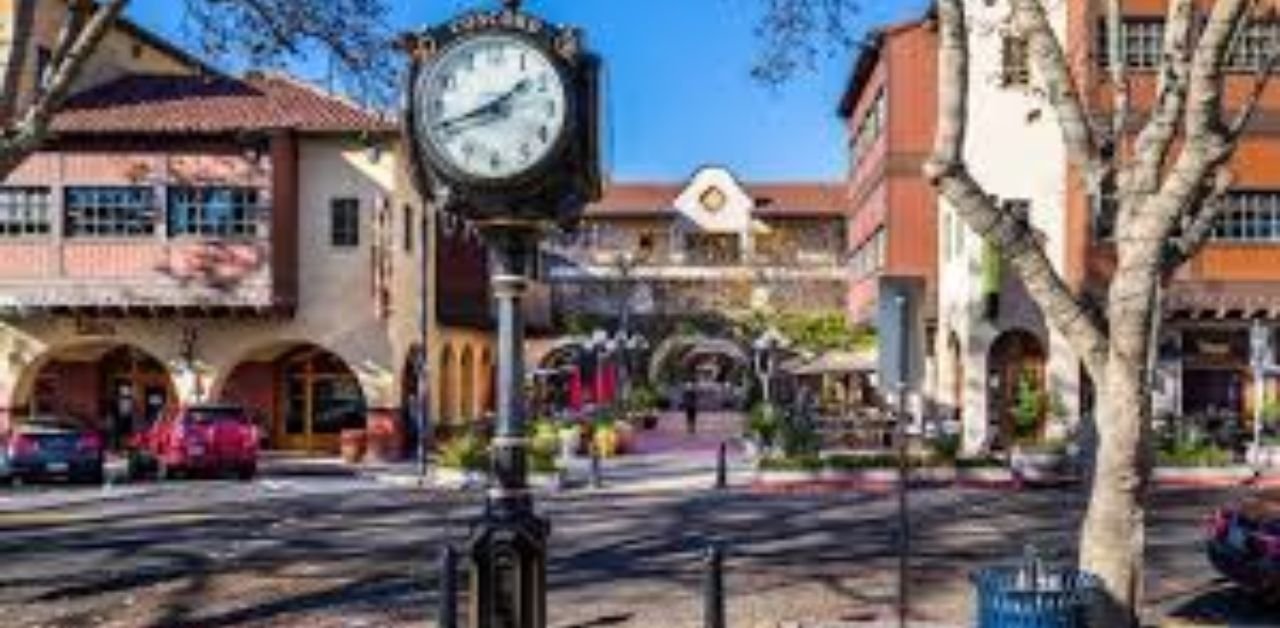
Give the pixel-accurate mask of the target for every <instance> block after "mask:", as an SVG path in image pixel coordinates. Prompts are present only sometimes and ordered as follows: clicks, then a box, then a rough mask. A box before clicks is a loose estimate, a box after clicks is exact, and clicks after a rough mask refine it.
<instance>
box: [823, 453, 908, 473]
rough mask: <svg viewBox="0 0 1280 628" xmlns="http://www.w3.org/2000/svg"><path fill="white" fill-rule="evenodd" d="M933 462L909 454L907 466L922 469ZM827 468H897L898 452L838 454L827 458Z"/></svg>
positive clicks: (849, 469)
mask: <svg viewBox="0 0 1280 628" xmlns="http://www.w3.org/2000/svg"><path fill="white" fill-rule="evenodd" d="M932 465H933V462H932V461H931V460H929V459H928V458H923V457H920V456H907V466H908V467H910V468H913V469H920V468H924V467H928V466H932ZM827 468H829V469H835V470H838V471H858V470H861V469H897V468H898V456H897V454H888V453H885V454H836V455H834V456H829V457H828V458H827Z"/></svg>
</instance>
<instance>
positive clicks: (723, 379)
mask: <svg viewBox="0 0 1280 628" xmlns="http://www.w3.org/2000/svg"><path fill="white" fill-rule="evenodd" d="M751 377H752V373H751V359H750V357H749V356H748V354H747V352H746V351H745V350H744V349H743V348H742V347H741V346H739V345H738V344H737V343H735V342H733V341H732V340H726V339H719V338H706V337H701V336H683V337H674V338H668V339H667V340H666V341H664V342H663V343H662V344H660V345H659V346H658V349H657V350H656V351H654V353H653V357H652V359H651V361H650V363H649V379H650V381H652V382H656V383H657V384H658V385H659V386H661V387H663V388H664V389H665V391H666V394H667V395H668V397H669V398H670V399H671V400H672V401H675V398H674V395H676V394H678V391H679V390H680V389H681V388H682V387H683V386H684V385H685V384H687V383H695V384H697V386H698V387H699V391H700V393H702V394H701V396H700V399H701V401H702V403H703V404H704V405H707V406H710V407H730V406H737V405H742V404H743V403H744V402H745V401H746V399H747V395H748V392H749V390H750V382H751Z"/></svg>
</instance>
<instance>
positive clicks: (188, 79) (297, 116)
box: [52, 74, 395, 135]
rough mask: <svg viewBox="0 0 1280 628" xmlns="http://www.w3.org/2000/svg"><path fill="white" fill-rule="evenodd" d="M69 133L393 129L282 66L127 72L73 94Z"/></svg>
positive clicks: (64, 129) (66, 122)
mask: <svg viewBox="0 0 1280 628" xmlns="http://www.w3.org/2000/svg"><path fill="white" fill-rule="evenodd" d="M52 127H53V131H54V132H55V133H63V134H94V135H113V134H136V133H142V134H164V135H175V134H188V133H197V134H199V133H234V132H240V131H254V130H267V129H292V130H296V131H300V132H311V133H330V132H343V131H373V132H382V131H392V130H394V129H395V126H394V125H393V124H391V123H390V122H389V121H388V120H387V119H385V118H383V117H381V116H379V115H377V114H376V113H374V112H371V111H369V110H366V109H363V108H361V107H359V106H357V105H355V104H353V103H351V102H348V101H346V100H344V99H342V98H340V97H338V96H333V95H330V94H326V93H324V92H322V91H320V90H319V89H317V88H315V87H312V86H310V85H307V84H305V83H302V82H299V81H296V80H294V79H291V78H288V77H285V76H281V75H276V74H253V75H250V76H248V77H246V78H245V79H243V80H240V79H232V78H227V77H219V76H197V75H150V74H133V75H127V76H124V77H122V78H120V79H117V80H115V81H112V82H110V83H107V84H105V85H101V86H99V87H96V88H93V89H90V90H87V91H84V92H81V93H79V94H77V95H75V96H72V97H71V98H70V99H69V100H68V101H67V103H66V104H65V105H64V106H63V108H62V110H61V111H60V112H59V113H58V114H57V116H55V117H54V121H53V125H52Z"/></svg>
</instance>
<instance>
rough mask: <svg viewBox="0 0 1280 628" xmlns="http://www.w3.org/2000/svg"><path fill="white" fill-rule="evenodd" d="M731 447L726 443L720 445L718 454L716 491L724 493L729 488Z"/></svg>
mask: <svg viewBox="0 0 1280 628" xmlns="http://www.w3.org/2000/svg"><path fill="white" fill-rule="evenodd" d="M728 459H729V446H728V445H727V444H726V443H723V442H722V443H720V449H719V451H717V452H716V490H720V491H723V490H725V489H727V488H729V460H728Z"/></svg>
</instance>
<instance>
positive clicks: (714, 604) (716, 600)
mask: <svg viewBox="0 0 1280 628" xmlns="http://www.w3.org/2000/svg"><path fill="white" fill-rule="evenodd" d="M703 560H704V563H705V566H706V581H705V582H704V583H703V589H702V592H703V600H702V602H703V615H702V625H703V628H725V614H724V548H722V547H721V546H720V544H719V543H712V544H711V546H710V547H708V548H707V553H706V556H705V558H704V559H703Z"/></svg>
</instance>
